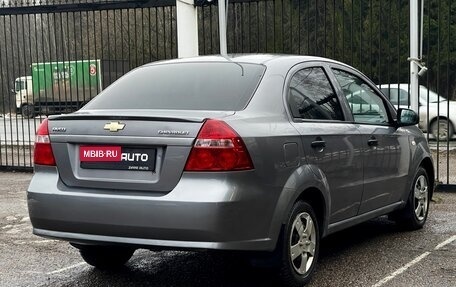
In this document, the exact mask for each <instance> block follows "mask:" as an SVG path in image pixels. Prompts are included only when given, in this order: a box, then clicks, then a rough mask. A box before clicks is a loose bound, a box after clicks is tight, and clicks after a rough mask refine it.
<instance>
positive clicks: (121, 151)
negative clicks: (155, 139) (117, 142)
mask: <svg viewBox="0 0 456 287" xmlns="http://www.w3.org/2000/svg"><path fill="white" fill-rule="evenodd" d="M156 154H157V151H156V149H151V148H127V147H121V146H80V147H79V160H80V167H81V168H87V169H114V170H139V171H154V170H155V157H156Z"/></svg>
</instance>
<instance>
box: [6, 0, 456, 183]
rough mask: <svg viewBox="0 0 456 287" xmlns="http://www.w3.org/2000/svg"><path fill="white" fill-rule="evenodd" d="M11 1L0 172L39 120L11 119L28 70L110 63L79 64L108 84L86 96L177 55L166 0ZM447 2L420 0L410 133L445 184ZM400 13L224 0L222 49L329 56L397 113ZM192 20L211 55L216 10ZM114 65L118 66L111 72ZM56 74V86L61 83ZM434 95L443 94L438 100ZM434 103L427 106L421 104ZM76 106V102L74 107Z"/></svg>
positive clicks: (452, 23)
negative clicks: (416, 116)
mask: <svg viewBox="0 0 456 287" xmlns="http://www.w3.org/2000/svg"><path fill="white" fill-rule="evenodd" d="M12 2H20V1H9V2H8V3H6V1H3V4H2V5H1V6H0V75H1V81H0V95H3V98H2V102H0V111H3V113H4V114H6V115H5V116H4V118H3V119H1V118H0V126H1V129H0V140H1V143H2V145H1V146H0V167H14V168H17V167H25V168H30V167H31V163H30V162H31V160H30V149H31V147H30V146H31V144H32V143H33V133H34V131H35V127H36V124H37V122H38V121H39V118H38V119H35V120H29V119H25V118H24V117H23V116H22V115H21V114H20V112H21V111H19V113H15V112H16V101H15V97H14V95H13V94H12V93H11V92H10V89H11V88H14V85H13V82H14V81H15V79H16V78H18V77H20V76H30V75H31V76H32V77H31V78H32V81H33V76H35V75H33V72H32V71H31V67H34V65H33V64H32V63H34V64H35V66H37V64H39V63H41V64H43V63H47V62H54V68H55V67H57V68H58V67H59V63H65V62H70V61H76V62H77V61H82V60H109V61H111V63H112V65H111V68H108V69H107V72H106V71H104V70H103V69H104V68H103V67H101V66H98V64H96V63H87V65H89V66H90V65H91V64H93V65H95V66H96V68H97V69H98V70H97V71H100V72H104V73H105V74H106V73H107V75H108V76H109V77H111V79H105V80H104V81H103V85H98V86H97V87H96V89H97V90H96V91H93V92H91V91H90V89H89V91H88V92H87V91H86V92H85V93H86V94H87V93H88V94H89V98H90V97H92V94H93V96H94V95H95V94H96V92H98V91H99V89H102V88H104V87H105V85H107V84H109V83H110V82H112V80H114V79H116V78H117V76H118V75H120V74H122V73H123V72H125V71H126V70H128V69H131V68H134V67H136V66H139V65H141V64H143V63H146V62H150V61H155V60H159V59H166V58H175V57H177V47H176V45H177V44H176V43H177V40H176V37H177V35H176V11H175V1H173V0H158V1H76V0H74V1H22V2H21V3H22V5H19V4H20V3H12ZM24 2H27V3H25V4H24ZM36 2H39V3H36ZM81 2H83V3H81ZM453 2H454V1H451V0H425V2H424V14H423V20H424V21H423V22H424V25H423V38H424V41H423V43H424V44H423V47H422V51H423V61H424V62H425V64H426V66H427V67H428V69H429V70H428V72H427V73H426V74H425V75H424V77H422V78H421V79H420V84H421V85H423V88H422V99H421V100H420V102H421V105H420V111H419V112H420V117H421V119H422V123H421V124H420V126H421V127H422V128H423V130H425V131H427V137H428V141H429V143H430V146H431V148H432V150H433V154H434V159H435V163H436V171H437V177H438V179H439V180H440V181H441V182H442V183H445V184H455V183H456V149H455V148H456V142H455V141H454V138H453V139H452V138H451V132H452V131H454V122H452V121H456V119H455V120H453V119H451V117H452V116H453V117H456V107H453V106H452V103H450V102H449V101H445V99H453V100H454V99H456V81H455V80H454V79H455V78H456V75H455V74H456V51H455V46H456V3H453ZM409 8H410V7H409V1H406V0H386V1H377V0H229V5H228V13H227V16H228V17H227V22H228V24H227V25H228V27H227V29H228V52H229V53H286V54H305V55H316V56H322V57H328V58H332V59H336V60H339V61H342V62H345V63H347V64H350V65H352V66H354V67H356V68H358V69H359V70H361V71H362V72H364V73H365V74H366V75H367V76H369V77H370V78H371V79H373V80H374V81H375V82H376V83H378V84H379V85H381V88H382V90H383V91H384V92H385V93H386V94H387V95H389V96H390V98H391V100H392V102H393V103H395V104H396V105H397V106H407V105H409V93H408V92H409V89H410V88H409V85H408V83H409V62H408V60H407V57H408V55H409ZM198 21H199V52H200V54H201V55H205V54H217V53H218V52H219V40H218V39H219V37H218V35H219V31H218V9H217V6H214V5H208V6H204V7H200V8H198ZM101 63H102V62H101V61H100V65H102V64H101ZM116 63H117V64H116ZM119 63H123V64H121V65H123V67H122V68H120V69H119ZM62 65H63V66H65V65H64V64H62ZM68 65H69V64H67V66H68ZM81 65H82V64H81ZM125 66H126V67H128V68H127V69H125ZM112 67H117V68H115V69H114V70H113V68H112ZM84 69H85V68H84ZM63 72H64V73H63V76H60V79H62V78H63V79H65V70H64V71H63ZM57 77H59V76H57ZM105 77H106V76H105ZM89 80H90V79H89ZM95 83H97V84H98V82H96V80H95ZM24 85H26V81H25V80H24ZM32 86H33V87H34V85H33V83H32ZM69 90H70V91H71V89H69ZM62 91H63V92H62ZM51 92H52V89H51ZM53 92H54V94H58V95H60V97H61V98H62V97H63V98H64V99H65V100H64V102H68V100H67V99H66V98H65V95H64V94H65V92H67V90H66V89H64V88H62V87H60V88H59V89H55V90H54V91H53ZM434 92H435V93H434ZM62 93H63V95H62ZM67 93H68V92H67ZM75 93H76V94H78V91H77V89H76V91H75ZM35 96H36V95H35ZM438 96H441V97H443V98H442V99H441V101H439V100H438V99H439V98H438ZM43 98H45V99H46V98H49V97H46V96H45V95H44V96H43ZM54 98H55V95H54ZM435 98H437V102H436V103H429V102H430V101H434V100H435ZM84 101H85V98H84V97H83V100H82V101H81V103H83V102H84ZM47 102H48V101H47V100H45V101H43V103H42V105H41V106H46V103H47ZM37 106H39V105H37ZM54 106H55V105H54ZM67 106H68V104H67ZM70 106H71V105H70ZM35 108H36V107H35ZM48 108H49V107H48ZM65 111H66V110H65V109H63V112H65ZM25 112H26V110H25ZM36 112H37V113H38V112H39V111H36ZM48 112H49V111H48ZM59 112H60V111H59ZM7 117H9V118H7ZM436 137H437V138H436Z"/></svg>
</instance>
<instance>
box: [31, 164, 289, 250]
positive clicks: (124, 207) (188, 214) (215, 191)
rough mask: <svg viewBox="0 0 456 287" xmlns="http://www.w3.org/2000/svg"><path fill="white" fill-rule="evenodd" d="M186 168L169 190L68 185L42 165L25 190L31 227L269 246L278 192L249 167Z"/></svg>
mask: <svg viewBox="0 0 456 287" xmlns="http://www.w3.org/2000/svg"><path fill="white" fill-rule="evenodd" d="M211 178H212V179H211V180H206V179H204V176H203V175H202V174H198V173H193V174H192V173H189V174H184V175H183V176H182V178H181V180H180V182H179V184H178V185H177V186H176V187H175V188H174V189H173V190H172V191H171V192H170V193H168V194H165V195H163V194H154V193H153V192H150V193H149V192H138V193H134V192H131V191H130V192H127V191H115V190H101V189H100V190H93V189H86V188H83V189H82V188H80V189H79V188H70V187H67V186H65V185H64V184H63V183H62V182H61V181H60V180H59V176H58V173H57V171H56V169H55V168H40V170H39V172H36V174H35V175H34V177H33V179H32V182H31V184H30V187H29V190H28V192H27V197H28V205H29V213H30V219H31V222H32V225H33V228H34V229H33V230H34V233H35V234H37V235H40V236H45V237H51V238H57V239H62V240H66V241H70V242H78V243H89V244H90V243H98V244H100V243H101V244H110V243H115V244H133V245H138V246H145V247H147V246H151V247H152V246H159V247H167V248H173V247H174V248H204V249H225V250H272V249H273V248H274V247H275V243H276V240H277V237H278V234H272V233H274V232H273V231H271V230H279V229H280V227H279V228H271V222H272V215H273V214H274V209H275V207H276V202H277V197H278V195H279V191H278V190H274V188H267V187H266V186H262V185H260V184H258V182H259V180H258V179H257V178H256V177H255V176H254V173H253V172H239V173H234V174H223V173H213V174H211Z"/></svg>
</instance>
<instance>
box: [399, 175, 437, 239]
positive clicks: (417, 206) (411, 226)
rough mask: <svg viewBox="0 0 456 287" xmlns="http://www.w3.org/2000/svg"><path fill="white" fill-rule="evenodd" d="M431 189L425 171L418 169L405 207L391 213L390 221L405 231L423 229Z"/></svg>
mask: <svg viewBox="0 0 456 287" xmlns="http://www.w3.org/2000/svg"><path fill="white" fill-rule="evenodd" d="M431 188H432V187H430V186H429V176H428V174H427V172H426V170H425V169H424V168H423V167H420V168H419V169H418V171H417V172H416V175H415V177H414V178H413V184H412V187H411V188H410V194H409V197H408V200H407V204H406V206H405V207H404V208H403V209H401V210H399V211H396V212H394V213H392V214H391V219H393V220H394V221H396V223H398V224H399V225H400V226H401V227H403V228H404V229H407V230H417V229H421V228H423V226H424V224H425V223H426V219H427V216H428V213H429V202H430V199H431V195H432V194H431V191H430V190H431Z"/></svg>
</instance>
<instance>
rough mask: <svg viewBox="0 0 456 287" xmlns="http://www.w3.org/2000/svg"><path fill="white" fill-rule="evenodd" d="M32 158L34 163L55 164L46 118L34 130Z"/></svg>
mask: <svg viewBox="0 0 456 287" xmlns="http://www.w3.org/2000/svg"><path fill="white" fill-rule="evenodd" d="M33 159H34V160H33V162H34V163H35V164H41V165H55V159H54V154H53V152H52V147H51V140H50V138H49V129H48V119H44V121H43V122H42V123H41V125H40V127H39V128H38V131H37V132H36V136H35V152H34V154H33Z"/></svg>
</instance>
